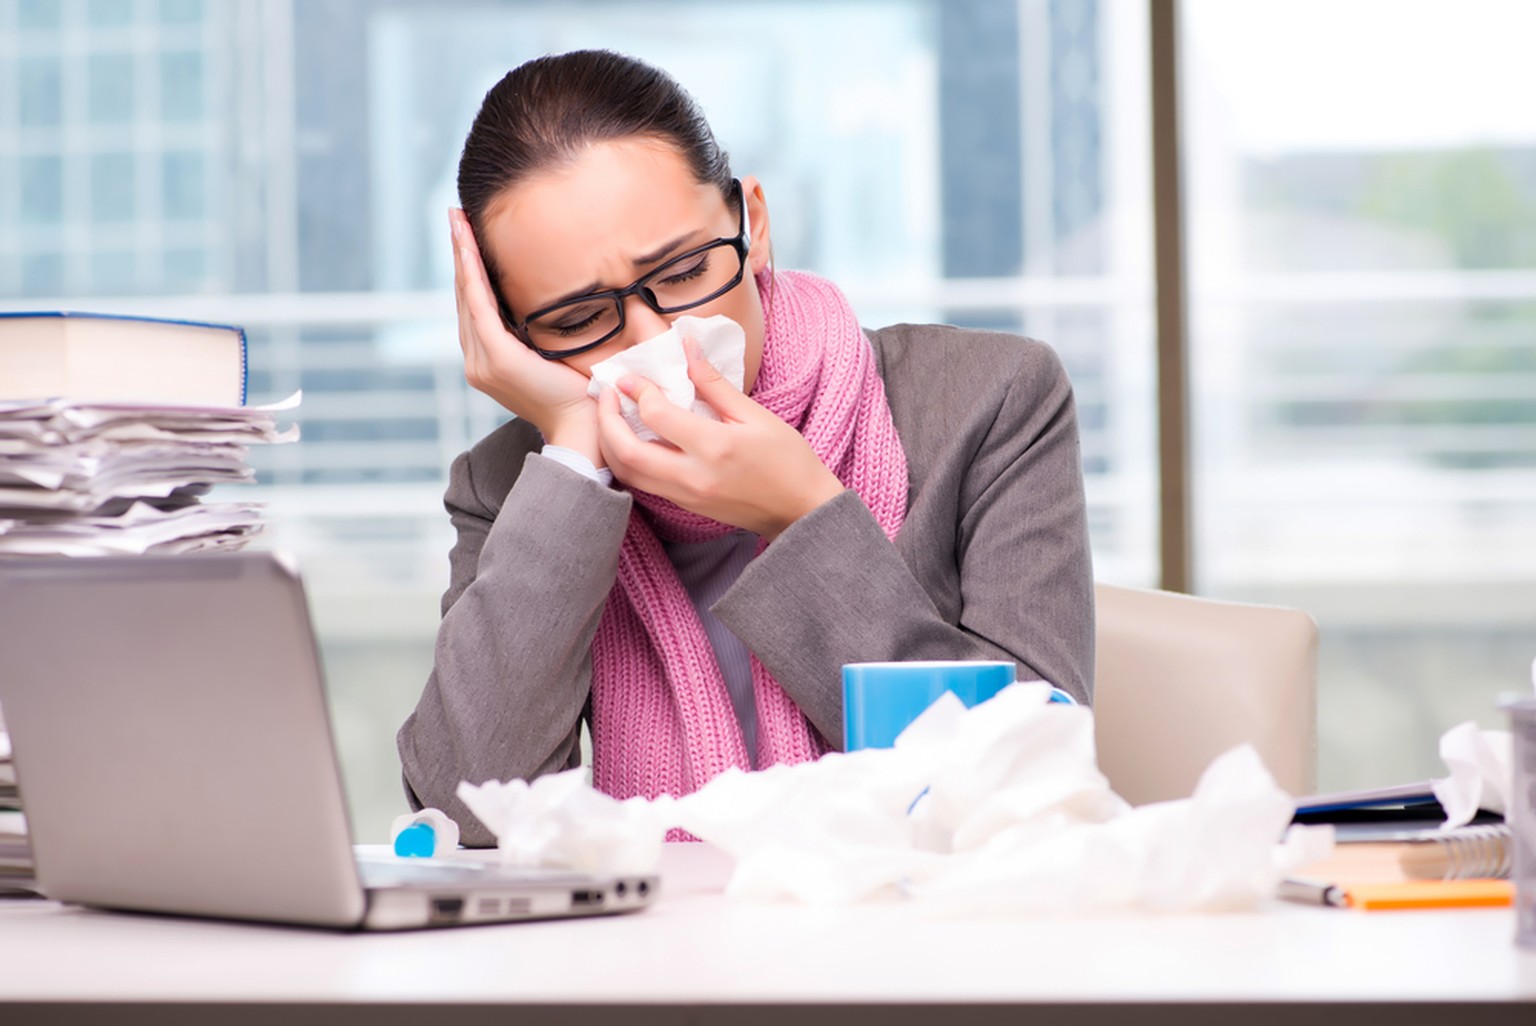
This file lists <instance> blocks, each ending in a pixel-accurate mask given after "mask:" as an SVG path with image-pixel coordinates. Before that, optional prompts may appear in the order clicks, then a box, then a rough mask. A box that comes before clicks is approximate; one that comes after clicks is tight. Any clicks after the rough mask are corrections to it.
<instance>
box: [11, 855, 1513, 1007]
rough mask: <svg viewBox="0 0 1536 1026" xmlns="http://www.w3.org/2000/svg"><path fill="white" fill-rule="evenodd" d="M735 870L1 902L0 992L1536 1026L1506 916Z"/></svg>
mask: <svg viewBox="0 0 1536 1026" xmlns="http://www.w3.org/2000/svg"><path fill="white" fill-rule="evenodd" d="M728 870H729V863H728V862H726V861H725V860H724V857H723V856H721V855H719V854H718V853H716V852H714V851H713V850H711V849H708V848H705V847H704V846H702V845H676V846H669V850H668V851H667V853H666V858H665V861H664V863H663V866H662V872H663V881H664V883H663V897H662V900H660V901H659V902H658V903H657V904H656V905H655V906H654V907H653V908H651V909H650V910H648V911H646V912H643V913H640V914H637V915H631V916H619V917H605V918H600V919H592V920H581V921H563V922H541V923H521V924H509V925H501V926H490V927H466V928H456V929H448V930H439V931H422V932H414V933H404V934H374V935H357V934H351V935H349V934H333V933H327V932H320V931H312V930H303V929H289V928H281V927H264V926H252V925H243V924H234V923H220V922H205V921H196V920H180V919H170V918H159V917H150V916H134V915H122V914H116V913H109V912H97V911H90V910H85V909H79V908H72V907H65V906H60V905H58V904H55V903H52V902H41V901H15V900H12V901H0V1002H7V1003H13V1002H21V1003H37V1004H39V1005H44V1004H56V1003H60V1002H81V1001H84V1002H101V1003H104V1004H111V1005H129V1006H132V1005H139V1006H141V1007H147V1006H152V1005H164V1004H167V1003H176V1004H179V1005H181V1006H183V1007H184V1008H190V1007H192V1005H193V1004H196V1003H203V1004H217V1005H220V1006H226V1005H230V1006H233V1005H240V1004H246V1003H261V1004H265V1005H267V1006H268V1009H269V1010H270V1006H271V1005H272V1004H273V1003H276V1004H283V1005H292V1006H295V1007H307V1006H327V1007H328V1008H329V1009H330V1013H328V1014H331V1013H337V1012H339V1011H341V1010H343V1009H344V1007H345V1006H355V1007H359V1008H362V1007H367V1008H371V1011H370V1012H369V1017H368V1020H367V1021H369V1022H370V1023H378V1022H380V1021H381V1019H380V1017H379V1015H378V1014H377V1012H378V1011H379V1008H380V1006H381V1005H391V1004H396V1003H398V1004H400V1005H401V1006H408V1005H416V1006H419V1005H440V1004H445V1003H446V1004H453V1005H460V1006H463V1007H462V1008H461V1009H458V1010H456V1011H464V1010H469V1009H471V1008H472V1007H474V1006H485V1007H486V1008H489V1007H491V1006H503V1007H502V1013H501V1014H502V1016H503V1017H504V1016H505V1011H506V1010H505V1007H504V1006H507V1005H519V1006H535V1007H538V1006H560V1007H561V1008H562V1009H564V1010H566V1011H567V1012H571V1013H575V1012H578V1011H579V1010H581V1009H582V1008H587V1009H589V1010H590V1009H599V1010H600V1009H601V1008H602V1007H603V1006H609V1012H608V1014H609V1015H610V1017H611V1014H612V1010H611V1006H612V1005H615V1004H622V1005H639V1006H645V1007H649V1009H650V1013H651V1014H650V1015H649V1016H648V1017H644V1016H643V1018H645V1019H646V1021H673V1020H676V1019H679V1018H684V1019H687V1020H689V1021H695V1022H697V1021H705V1020H708V1019H712V1018H721V1019H723V1018H729V1017H730V1016H729V1014H728V1013H729V1012H730V1011H731V1010H732V1009H735V1010H737V1011H743V1010H747V1009H751V1008H754V1007H756V1008H758V1010H759V1011H760V1012H761V1011H763V1008H762V1006H775V1005H778V1006H783V1005H793V1006H800V1007H802V1008H803V1009H804V1010H806V1011H809V1012H814V1011H815V1010H816V1009H818V1008H820V1009H822V1010H823V1011H824V1012H827V1011H831V1010H833V1009H836V1008H837V1007H842V1009H843V1011H845V1012H846V1011H848V1010H849V1008H848V1006H858V1005H884V1004H895V1005H933V1004H944V1005H951V1004H954V1005H960V1006H966V1007H970V1008H971V1009H973V1010H978V1011H979V1010H985V1009H986V1008H988V1007H989V1006H993V1010H994V1011H996V1010H997V1009H996V1007H995V1006H1005V1005H1018V1004H1021V1003H1022V1004H1030V1005H1036V1006H1045V1007H1051V1006H1064V1007H1065V1006H1070V1007H1071V1008H1075V1009H1078V1010H1086V1009H1090V1008H1100V1009H1105V1008H1114V1007H1116V1006H1118V1008H1119V1014H1120V1015H1121V1016H1122V1017H1123V1015H1124V1013H1125V1010H1124V1003H1127V1002H1130V1003H1166V1004H1170V1005H1178V1006H1209V1007H1211V1008H1214V1007H1216V1006H1219V1005H1223V1004H1237V1003H1241V1004H1248V1003H1258V1004H1259V1005H1267V1006H1276V1005H1278V1004H1295V1003H1302V1004H1313V1005H1319V1006H1322V1005H1331V1004H1338V1003H1343V1004H1345V1005H1353V1006H1356V1007H1355V1009H1354V1010H1353V1011H1352V1012H1351V1013H1350V1014H1351V1017H1352V1018H1353V1019H1354V1021H1355V1022H1357V1023H1358V1016H1359V1011H1358V1004H1359V1003H1362V1002H1364V1003H1371V1004H1375V1003H1399V1002H1409V1003H1414V1004H1415V1005H1419V1004H1421V1003H1443V1002H1457V1003H1460V1002H1471V1003H1473V1008H1472V1009H1471V1011H1474V1012H1479V1013H1489V1012H1494V1011H1498V1010H1499V1006H1501V1005H1502V1006H1504V1009H1503V1010H1505V1011H1509V1012H1518V1013H1520V1014H1521V1015H1522V1016H1523V1017H1524V1018H1525V1020H1526V1021H1527V1022H1536V1007H1533V1006H1532V1005H1531V1004H1530V1003H1531V1002H1536V951H1522V950H1521V949H1519V948H1517V947H1516V946H1515V944H1514V941H1513V934H1514V917H1513V914H1512V912H1511V911H1510V910H1507V909H1485V910H1454V911H1420V912H1381V913H1360V912H1352V911H1345V910H1339V909H1325V908H1313V907H1308V906H1301V905H1290V904H1286V903H1281V902H1276V903H1274V904H1273V905H1270V906H1267V907H1264V908H1262V909H1259V910H1254V911H1249V912H1237V913H1225V914H1212V915H1200V916H1185V915H1161V916H1160V915H1129V914H1126V915H1101V916H1092V917H1080V918H1055V919H1002V918H998V919H978V918H974V917H972V918H966V919H944V918H935V917H934V916H932V915H927V914H924V913H923V911H922V910H921V909H919V908H916V907H913V906H906V905H897V904H886V905H868V906H858V907H851V908H807V907H803V906H792V905H757V904H747V903H741V902H734V901H731V900H729V899H726V898H725V897H724V896H723V895H722V894H721V893H720V889H719V888H720V885H721V883H722V882H723V880H724V878H725V875H726V873H727V872H728ZM188 1003H192V1004H188ZM1510 1003H1515V1004H1516V1007H1509V1004H1510ZM1519 1004H1524V1005H1525V1007H1524V1008H1520V1007H1518V1005H1519ZM338 1006H342V1007H338ZM4 1007H5V1006H4V1004H0V1018H5V1017H6V1016H4ZM1425 1007H1426V1008H1427V1007H1428V1006H1425ZM1058 1010H1059V1009H1058ZM162 1011H163V1009H162ZM642 1011H644V1007H642ZM664 1011H667V1012H670V1013H672V1014H671V1015H670V1018H669V1017H668V1016H662V1017H660V1018H657V1015H659V1013H661V1012H664ZM710 1011H713V1013H715V1014H714V1015H710V1014H705V1013H706V1012H710ZM1270 1011H1274V1012H1278V1011H1280V1009H1278V1008H1277V1007H1272V1008H1271V1009H1270ZM1285 1011H1286V1012H1287V1013H1288V1014H1294V1009H1286V1010H1285ZM1463 1011H1467V1010H1458V1015H1457V1018H1458V1020H1461V1021H1465V1020H1466V1015H1464V1014H1461V1013H1462V1012H1463ZM839 1014H841V1013H839ZM1013 1015H1014V1017H1015V1018H1016V1017H1017V1015H1018V1010H1017V1009H1014V1011H1013ZM1324 1017H1325V1016H1324ZM1486 1017H1487V1016H1486V1014H1485V1015H1484V1018H1486ZM566 1018H567V1019H569V1018H571V1016H570V1015H567V1016H566ZM577 1018H579V1016H577ZM796 1018H797V1024H798V1023H801V1022H809V1021H817V1017H816V1016H815V1015H814V1014H812V1015H811V1016H810V1018H808V1019H807V1018H801V1017H800V1016H797V1017H796ZM944 1018H945V1019H946V1020H947V1019H949V1018H950V1016H949V1015H946V1016H945V1017H944ZM1184 1018H1185V1020H1186V1021H1188V1020H1189V1016H1187V1015H1186V1016H1184ZM1196 1018H1198V1016H1197V1017H1196ZM1409 1018H1412V1016H1409ZM1068 1019H1070V1020H1071V1021H1078V1022H1086V1021H1097V1020H1094V1019H1092V1018H1084V1017H1083V1016H1081V1015H1078V1016H1068ZM157 1021H166V1020H165V1017H164V1015H160V1016H159V1017H158V1018H157ZM332 1021H334V1020H332ZM608 1021H610V1022H611V1021H612V1020H611V1018H610V1019H609V1020H608ZM634 1021H636V1020H634V1019H626V1023H630V1022H634ZM887 1021H892V1020H890V1017H889V1016H887ZM1121 1021H1123V1019H1122V1020H1121ZM1247 1021H1254V1019H1253V1017H1252V1016H1251V1015H1250V1016H1247ZM1276 1021H1278V1020H1276ZM1402 1021H1404V1019H1403V1017H1402V1016H1400V1015H1399V1016H1395V1022H1394V1024H1393V1026H1396V1024H1397V1023H1400V1022H1402ZM1511 1021H1518V1020H1511ZM1308 1026H1311V1024H1310V1023H1309V1024H1308Z"/></svg>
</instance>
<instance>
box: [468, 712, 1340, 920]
mask: <svg viewBox="0 0 1536 1026" xmlns="http://www.w3.org/2000/svg"><path fill="white" fill-rule="evenodd" d="M1049 696H1050V689H1049V686H1048V685H1044V684H1040V683H1022V684H1015V685H1013V686H1011V687H1009V688H1007V689H1005V690H1004V691H1003V692H1001V693H1000V694H998V695H997V696H996V697H995V698H993V699H992V700H990V701H988V702H984V703H982V704H980V705H978V706H976V707H975V708H973V709H966V708H965V707H964V706H962V705H961V703H960V702H959V700H958V699H955V698H954V696H952V695H945V696H943V697H942V698H940V700H939V701H938V702H936V703H935V704H934V705H933V706H932V707H931V708H930V709H929V710H928V711H927V712H925V713H924V714H923V715H922V716H921V717H919V718H918V719H917V720H916V721H915V722H914V723H913V724H912V725H911V726H910V727H909V728H908V729H907V730H906V731H905V732H904V733H903V734H902V735H901V737H899V738H898V739H897V742H896V747H895V748H892V749H865V750H863V751H858V752H852V753H847V754H844V753H832V754H829V755H827V756H824V757H823V758H822V759H820V760H819V761H817V762H813V763H802V764H798V765H793V766H775V767H771V768H769V769H766V770H762V771H759V772H754V773H744V772H741V771H737V770H732V771H728V772H726V773H723V774H721V775H720V776H718V777H716V778H715V779H713V780H711V781H710V782H709V783H708V784H706V785H705V786H704V787H702V788H700V789H699V790H698V791H697V792H695V793H694V794H692V795H688V796H685V797H682V798H676V799H672V798H665V799H662V800H659V801H656V802H647V801H645V800H643V799H629V800H628V801H624V802H619V801H615V800H613V799H611V798H606V797H604V796H602V795H600V794H597V793H596V792H594V791H592V790H591V789H590V788H588V787H587V786H586V785H585V781H584V778H583V777H582V776H581V774H580V771H571V772H570V773H565V774H558V775H556V776H552V777H543V778H540V779H539V780H537V781H535V782H534V783H533V784H532V785H531V786H530V785H528V784H526V783H524V782H522V781H514V782H512V783H510V784H496V783H490V784H485V785H482V786H480V787H475V786H473V785H470V784H461V785H460V788H459V796H460V797H461V798H462V799H463V800H464V802H465V803H466V804H467V805H468V806H469V807H470V809H471V811H473V812H474V813H475V814H476V815H477V816H479V817H480V818H481V819H482V821H484V822H485V824H486V826H487V827H488V828H489V829H490V830H491V832H492V833H494V834H495V835H496V836H497V838H498V839H499V841H500V846H501V850H502V852H503V854H504V857H510V858H512V859H515V860H517V861H520V862H522V863H524V864H540V865H568V866H577V867H580V868H584V869H593V870H601V869H607V870H615V869H618V868H621V867H622V868H624V869H627V870H632V871H633V870H644V869H647V868H650V867H651V866H653V865H654V860H655V859H656V858H658V857H659V855H660V844H661V840H662V838H663V837H664V836H665V833H666V831H667V829H668V828H672V827H680V828H682V829H685V830H688V831H689V832H691V833H693V834H694V835H695V836H697V837H699V838H700V839H702V840H705V841H708V842H710V843H712V844H714V845H716V846H717V847H719V848H722V849H724V850H725V851H726V852H728V853H729V854H731V855H733V856H735V859H736V870H735V873H734V875H733V877H732V879H731V882H730V884H729V886H728V888H727V893H729V894H731V895H733V896H735V897H741V898H751V899H758V900H783V899H788V900H795V901H801V902H807V903H846V902H855V901H866V900H879V899H887V900H889V899H894V898H900V897H905V898H907V899H911V900H916V901H917V902H919V903H920V904H922V905H924V906H925V907H929V908H931V909H933V910H935V911H936V912H939V913H942V914H953V913H961V914H994V913H1011V914H1018V913H1053V912H1064V911H1075V910H1087V909H1103V908H1124V907H1137V908H1144V909H1155V910H1172V909H1200V908H1231V907H1242V906H1251V905H1253V904H1256V903H1258V902H1260V901H1265V900H1268V899H1269V898H1270V897H1271V896H1272V895H1273V893H1274V889H1275V885H1276V883H1277V882H1278V880H1279V878H1280V876H1281V875H1283V873H1284V872H1285V871H1286V870H1287V869H1288V868H1291V867H1294V866H1296V865H1299V864H1302V863H1304V862H1306V861H1315V860H1316V859H1317V858H1320V857H1323V856H1324V855H1326V854H1327V850H1328V848H1329V846H1330V841H1331V837H1330V835H1329V832H1328V830H1327V829H1326V828H1321V829H1315V828H1314V829H1312V830H1308V829H1307V828H1292V830H1291V832H1290V834H1287V831H1286V828H1287V824H1289V822H1290V818H1291V814H1292V811H1293V807H1294V806H1293V802H1292V800H1291V798H1290V797H1289V796H1288V795H1287V794H1286V793H1285V792H1284V791H1282V790H1281V789H1280V788H1279V787H1278V786H1276V784H1275V783H1274V780H1273V779H1272V778H1271V777H1270V775H1269V773H1268V772H1267V771H1266V770H1265V768H1264V766H1263V764H1262V762H1261V761H1260V759H1259V757H1258V755H1257V754H1256V753H1255V752H1254V751H1253V749H1252V748H1251V747H1249V746H1246V745H1244V746H1240V747H1238V748H1235V749H1233V750H1232V751H1230V752H1228V753H1227V754H1225V755H1223V756H1222V757H1220V758H1218V759H1216V760H1215V761H1214V762H1213V763H1212V764H1211V766H1210V767H1209V768H1208V769H1207V770H1206V772H1205V774H1204V775H1203V776H1202V777H1201V780H1200V783H1199V786H1198V787H1197V788H1196V791H1195V793H1194V795H1193V797H1191V798H1188V799H1185V800H1182V801H1175V802H1161V803H1157V804H1154V805H1146V806H1142V807H1140V808H1131V807H1130V806H1128V805H1127V804H1126V803H1125V802H1124V801H1123V800H1122V799H1121V798H1120V797H1119V796H1118V795H1116V794H1115V793H1114V792H1113V791H1111V790H1110V788H1109V785H1108V782H1107V781H1106V780H1105V779H1104V777H1103V775H1102V774H1100V773H1099V770H1098V767H1097V764H1096V761H1095V756H1094V749H1093V714H1092V712H1091V710H1089V709H1087V708H1086V707H1082V706H1068V705H1063V704H1056V703H1051V702H1050V701H1049ZM1282 836H1285V837H1286V838H1287V840H1286V842H1285V843H1284V844H1283V845H1282V843H1281V840H1280V839H1281V838H1282ZM647 859H649V860H651V861H650V862H646V861H645V860H647Z"/></svg>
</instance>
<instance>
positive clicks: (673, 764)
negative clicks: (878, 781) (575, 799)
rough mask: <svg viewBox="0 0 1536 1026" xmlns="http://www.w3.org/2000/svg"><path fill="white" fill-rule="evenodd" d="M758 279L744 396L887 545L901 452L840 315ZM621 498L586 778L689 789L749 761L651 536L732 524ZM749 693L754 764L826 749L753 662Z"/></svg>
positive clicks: (903, 480) (673, 536) (828, 292)
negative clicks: (800, 440)
mask: <svg viewBox="0 0 1536 1026" xmlns="http://www.w3.org/2000/svg"><path fill="white" fill-rule="evenodd" d="M757 280H758V287H759V290H760V291H761V294H762V296H763V302H764V317H765V320H766V333H765V339H764V344H763V359H762V367H761V369H760V370H759V371H758V375H757V382H756V384H755V385H754V387H753V389H752V398H753V399H754V400H756V401H757V402H758V404H760V405H761V406H763V407H764V408H765V409H768V410H770V411H771V412H773V413H774V414H775V415H776V416H778V417H779V418H781V419H782V420H784V421H785V422H786V423H788V424H791V425H793V426H794V427H795V428H796V429H797V430H799V432H800V433H801V434H802V435H803V436H804V437H805V439H806V441H808V442H809V443H810V445H811V448H812V449H813V450H814V451H815V453H816V455H817V456H820V457H821V460H822V462H823V463H825V464H826V465H827V466H828V467H829V468H831V470H832V472H833V473H834V474H836V475H837V477H838V479H839V480H840V481H842V482H843V484H844V485H845V486H846V487H849V488H852V489H853V490H854V491H855V492H857V493H858V495H859V497H860V498H861V499H863V500H864V503H865V505H867V506H868V507H869V509H870V511H871V512H872V513H873V514H874V516H875V520H876V522H878V523H879V524H880V526H881V527H882V528H883V529H884V530H885V533H886V535H887V536H888V537H891V538H895V536H896V532H897V530H898V529H899V528H900V527H901V522H902V518H903V516H904V515H905V513H906V506H907V461H906V455H905V454H904V453H903V452H902V449H901V442H900V440H899V439H898V438H897V437H896V428H895V425H894V424H893V423H892V421H891V410H890V407H889V406H888V405H887V404H886V400H885V386H884V384H883V383H882V382H881V380H880V375H879V373H878V372H877V370H876V367H875V355H874V351H873V350H872V349H871V347H870V344H869V340H868V339H866V338H865V337H864V333H863V332H862V331H861V330H860V329H859V325H858V321H857V320H856V319H855V317H854V314H853V310H852V309H851V308H850V307H849V306H848V301H847V300H846V299H844V298H843V295H842V293H840V292H839V291H838V290H837V289H836V288H835V287H834V286H833V285H832V284H831V283H830V282H827V281H824V280H823V279H821V278H817V277H814V276H813V275H809V274H804V273H799V272H793V271H784V272H779V273H777V274H773V275H769V274H764V275H760V276H759V277H758V279H757ZM634 497H635V506H634V508H633V510H632V512H631V513H630V517H629V526H628V529H627V530H626V532H625V535H624V541H623V544H622V546H621V548H620V550H619V571H618V579H617V581H616V583H615V585H614V588H613V590H612V591H611V592H610V593H609V595H608V603H607V606H606V607H605V608H604V610H603V617H602V620H601V622H600V623H599V624H598V628H597V633H596V635H595V636H594V637H593V639H592V754H593V781H594V783H595V784H596V786H597V787H598V789H599V790H601V791H604V792H606V793H608V794H611V795H614V796H615V797H619V798H628V797H631V796H634V795H643V796H645V797H648V798H654V797H656V796H657V795H660V794H672V795H682V794H689V793H691V792H693V791H695V790H697V789H698V788H699V787H701V786H703V785H704V783H705V782H706V781H708V780H710V779H711V778H712V777H714V776H715V775H716V774H718V773H720V772H721V771H723V770H725V769H727V768H728V767H731V766H736V767H740V768H741V769H750V768H751V766H752V763H751V760H750V759H749V758H748V753H747V750H746V742H745V740H744V739H743V735H742V732H741V727H740V725H739V724H738V722H737V719H736V713H735V710H734V709H733V708H732V706H731V699H730V693H729V692H728V691H727V689H726V685H725V679H724V677H723V676H722V675H721V672H720V668H719V665H718V664H717V663H716V661H715V653H714V649H713V648H712V647H711V646H710V643H709V637H708V636H707V635H706V634H705V633H704V628H703V625H702V624H700V622H699V618H698V614H697V613H695V611H694V608H693V604H692V602H691V601H690V600H689V598H688V593H687V591H686V590H685V589H684V588H683V585H682V582H681V581H679V580H678V577H677V573H676V571H675V570H674V569H673V567H672V563H671V561H670V560H669V559H668V558H667V554H666V551H665V550H664V549H663V548H662V544H661V539H662V538H665V539H667V540H669V541H702V540H705V539H708V538H714V537H719V536H721V535H723V534H725V533H727V532H729V531H730V530H732V528H730V527H729V526H728V525H725V524H722V523H719V522H718V521H714V520H710V519H709V518H707V517H702V516H699V515H698V514H695V513H690V512H688V511H687V510H684V509H681V508H680V507H678V506H676V505H674V504H673V503H671V502H669V501H667V500H665V499H662V498H661V497H659V496H656V495H651V494H648V493H644V492H635V493H634ZM758 551H759V552H761V551H762V545H761V544H759V549H758ZM752 691H753V696H754V699H755V701H756V704H757V737H758V751H757V765H758V766H759V767H766V766H771V765H774V764H775V763H781V762H784V763H793V762H805V761H808V760H811V759H816V758H819V757H820V756H821V755H822V754H823V753H824V752H826V751H827V747H828V746H827V742H826V740H825V739H824V738H822V737H821V736H820V735H819V734H818V733H817V731H816V730H815V728H814V727H812V726H811V724H810V721H808V720H807V719H806V718H805V715H804V714H803V713H802V712H801V711H800V709H799V707H798V706H796V705H795V703H794V701H793V700H792V699H790V697H789V696H788V695H786V694H785V693H784V691H783V689H782V688H780V687H779V685H778V683H777V682H776V681H775V680H774V679H773V675H772V674H771V673H769V672H768V670H767V669H766V668H765V667H764V666H763V665H762V663H761V662H760V661H759V660H758V658H757V656H756V655H755V654H754V655H753V656H752Z"/></svg>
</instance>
